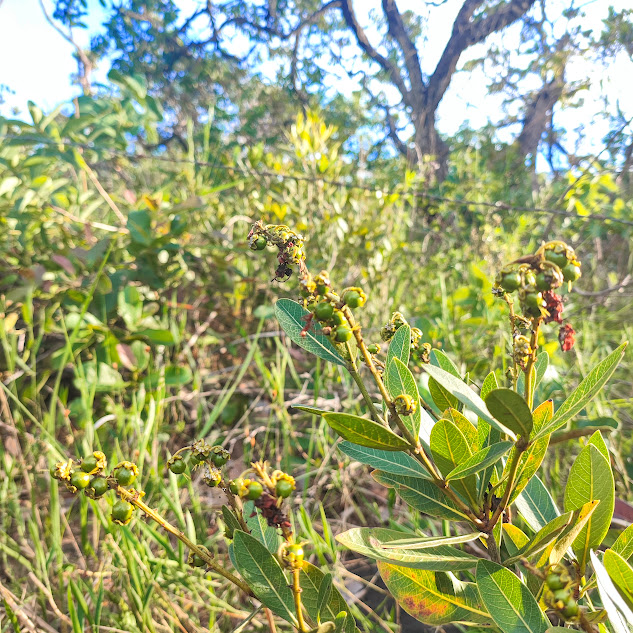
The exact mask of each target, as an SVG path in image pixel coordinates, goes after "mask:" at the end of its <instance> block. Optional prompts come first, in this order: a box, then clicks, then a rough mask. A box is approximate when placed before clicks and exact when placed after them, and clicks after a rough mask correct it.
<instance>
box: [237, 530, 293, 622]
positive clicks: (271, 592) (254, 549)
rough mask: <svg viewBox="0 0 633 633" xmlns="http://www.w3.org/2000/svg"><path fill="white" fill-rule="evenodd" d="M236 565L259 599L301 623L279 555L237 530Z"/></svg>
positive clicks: (276, 612)
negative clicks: (295, 612)
mask: <svg viewBox="0 0 633 633" xmlns="http://www.w3.org/2000/svg"><path fill="white" fill-rule="evenodd" d="M233 555H234V557H235V567H236V568H237V571H239V573H240V575H241V576H242V578H244V580H245V581H246V582H247V583H248V586H249V587H250V588H251V589H252V590H253V593H254V594H255V596H256V597H257V599H258V600H259V601H260V602H261V603H262V604H264V605H265V606H267V607H268V608H269V609H270V610H271V611H272V612H273V613H275V614H276V615H278V616H279V617H281V618H283V619H284V620H286V621H287V622H290V623H291V624H292V625H293V626H297V619H296V617H295V614H294V596H293V594H292V590H291V589H290V587H289V586H288V579H287V578H286V576H285V574H284V572H283V570H282V569H281V566H280V565H279V563H278V562H277V559H276V558H275V556H274V555H273V554H272V553H271V552H269V551H268V550H267V549H266V547H265V546H264V545H263V544H262V543H260V542H259V541H258V540H257V539H256V538H254V537H253V536H251V535H250V534H246V532H241V531H239V530H237V531H236V532H235V534H234V535H233Z"/></svg>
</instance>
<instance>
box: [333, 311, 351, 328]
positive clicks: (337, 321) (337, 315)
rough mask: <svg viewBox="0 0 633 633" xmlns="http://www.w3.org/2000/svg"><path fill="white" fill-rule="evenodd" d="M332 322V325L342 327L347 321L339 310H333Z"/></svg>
mask: <svg viewBox="0 0 633 633" xmlns="http://www.w3.org/2000/svg"><path fill="white" fill-rule="evenodd" d="M332 322H333V323H334V325H344V324H346V323H347V319H346V318H345V315H344V314H343V312H342V311H341V310H334V314H332Z"/></svg>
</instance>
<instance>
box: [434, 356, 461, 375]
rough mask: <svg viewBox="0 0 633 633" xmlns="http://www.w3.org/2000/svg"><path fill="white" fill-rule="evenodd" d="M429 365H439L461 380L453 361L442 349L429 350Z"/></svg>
mask: <svg viewBox="0 0 633 633" xmlns="http://www.w3.org/2000/svg"><path fill="white" fill-rule="evenodd" d="M431 365H435V367H439V368H440V369H443V370H444V371H447V372H448V373H449V374H453V376H455V378H459V379H460V380H461V377H462V376H461V374H460V373H459V370H458V369H457V367H455V363H454V362H453V361H452V360H451V359H450V358H449V357H448V356H447V355H446V354H445V353H444V352H443V351H441V350H439V349H434V350H433V351H431Z"/></svg>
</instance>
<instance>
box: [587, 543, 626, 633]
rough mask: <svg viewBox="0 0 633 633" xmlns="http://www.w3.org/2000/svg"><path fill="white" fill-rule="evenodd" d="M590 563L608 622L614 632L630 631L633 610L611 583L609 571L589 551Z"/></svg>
mask: <svg viewBox="0 0 633 633" xmlns="http://www.w3.org/2000/svg"><path fill="white" fill-rule="evenodd" d="M591 565H592V567H593V570H594V572H595V574H596V580H597V581H598V592H599V593H600V598H601V599H602V605H603V606H604V608H605V610H606V612H607V615H608V616H609V622H610V624H611V626H612V628H613V630H614V631H615V633H631V631H633V628H631V623H632V622H633V611H632V610H631V608H630V607H629V605H628V604H627V603H626V602H625V600H624V599H623V598H622V596H620V593H619V592H618V590H617V587H616V586H615V585H614V584H613V581H612V580H611V577H610V576H609V573H608V572H607V570H606V569H605V567H604V565H603V564H602V562H601V561H600V559H599V558H598V557H597V556H596V553H595V552H591Z"/></svg>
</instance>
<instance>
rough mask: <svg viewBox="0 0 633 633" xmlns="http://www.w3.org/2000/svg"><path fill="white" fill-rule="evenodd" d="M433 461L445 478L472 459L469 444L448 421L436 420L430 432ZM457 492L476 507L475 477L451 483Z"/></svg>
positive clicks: (455, 426) (470, 476)
mask: <svg viewBox="0 0 633 633" xmlns="http://www.w3.org/2000/svg"><path fill="white" fill-rule="evenodd" d="M431 453H432V454H433V461H434V462H435V464H436V466H437V467H438V469H439V471H440V472H441V473H442V475H444V476H445V477H446V476H447V475H448V473H450V472H452V471H453V470H455V468H458V467H459V466H461V464H463V463H464V462H465V461H467V460H468V459H469V458H471V457H472V454H473V453H472V450H471V447H470V444H469V443H468V441H467V440H466V437H465V436H464V434H463V433H462V432H461V431H460V429H459V428H458V427H457V425H455V424H454V423H453V422H451V421H450V420H445V419H443V418H442V419H441V420H438V421H437V422H436V424H435V426H434V427H433V430H432V431H431ZM453 487H454V488H455V490H456V491H457V492H459V493H460V494H461V495H463V496H464V497H466V498H467V499H469V500H470V502H471V505H472V506H473V507H476V506H477V477H476V476H475V475H469V476H467V477H465V478H463V479H460V480H457V481H455V482H454V483H453Z"/></svg>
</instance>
